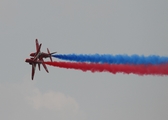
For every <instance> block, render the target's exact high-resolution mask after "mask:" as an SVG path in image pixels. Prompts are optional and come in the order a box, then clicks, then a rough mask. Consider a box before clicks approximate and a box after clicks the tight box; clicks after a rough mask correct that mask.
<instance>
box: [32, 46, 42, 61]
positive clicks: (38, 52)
mask: <svg viewBox="0 0 168 120" xmlns="http://www.w3.org/2000/svg"><path fill="white" fill-rule="evenodd" d="M41 45H42V44H40V45H39V47H38V50H37V52H36V54H35V57H34V59H33V60H37V58H38V57H39V54H40V49H41Z"/></svg>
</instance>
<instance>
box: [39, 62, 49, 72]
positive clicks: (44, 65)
mask: <svg viewBox="0 0 168 120" xmlns="http://www.w3.org/2000/svg"><path fill="white" fill-rule="evenodd" d="M41 61H42V63H41V64H42V65H43V67H44V69H45V70H46V72H48V73H49V71H48V69H47V66H46V64H44V60H43V59H41Z"/></svg>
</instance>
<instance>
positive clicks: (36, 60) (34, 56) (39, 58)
mask: <svg viewBox="0 0 168 120" xmlns="http://www.w3.org/2000/svg"><path fill="white" fill-rule="evenodd" d="M35 44H36V52H33V53H30V58H27V59H26V60H25V62H27V63H29V64H30V65H31V66H32V74H31V78H32V80H33V79H34V74H35V70H36V65H38V68H39V70H40V64H42V65H43V67H44V69H45V70H46V72H47V73H49V71H48V69H47V66H46V64H44V59H43V58H50V60H51V62H52V55H53V54H55V53H57V52H52V53H50V51H49V49H48V48H47V53H45V52H41V46H42V43H41V44H39V42H38V39H36V40H35Z"/></svg>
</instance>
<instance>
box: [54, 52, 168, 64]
mask: <svg viewBox="0 0 168 120" xmlns="http://www.w3.org/2000/svg"><path fill="white" fill-rule="evenodd" d="M53 57H56V58H59V59H62V60H69V61H76V62H93V63H108V64H154V65H155V64H163V63H168V57H163V56H162V57H161V56H157V55H150V56H143V55H142V56H139V55H131V56H128V55H110V54H102V55H100V54H93V55H86V54H79V55H77V54H67V55H65V54H63V55H62V54H59V55H58V54H56V55H53Z"/></svg>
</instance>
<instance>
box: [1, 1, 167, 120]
mask: <svg viewBox="0 0 168 120" xmlns="http://www.w3.org/2000/svg"><path fill="white" fill-rule="evenodd" d="M167 11H168V1H167V0H60V1H59V0H28V1H23V0H12V1H11V0H0V33H1V35H0V54H1V65H0V73H1V75H0V77H1V80H0V95H1V97H0V119H2V120H23V119H24V120H30V119H32V120H46V119H48V120H56V119H57V120H113V119H114V120H166V119H168V114H167V112H168V77H167V76H151V75H148V76H138V75H134V74H130V75H127V74H122V73H118V74H111V73H106V72H104V73H91V72H82V71H77V70H69V69H63V68H55V67H51V66H48V69H49V72H50V73H49V74H48V73H46V72H45V71H44V69H42V70H41V71H40V72H39V71H38V70H36V74H35V79H34V81H32V80H31V76H30V75H31V66H30V65H29V64H27V63H25V62H24V61H25V59H26V58H29V54H30V53H31V52H34V51H35V39H36V38H38V39H39V42H40V43H42V51H46V48H47V47H48V48H49V49H50V51H51V52H52V51H57V52H58V53H59V54H68V53H85V54H93V53H100V54H113V55H116V54H128V55H132V54H138V55H153V54H154V55H160V56H168V34H167V33H168V12H167ZM53 59H54V60H57V59H55V58H53Z"/></svg>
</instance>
